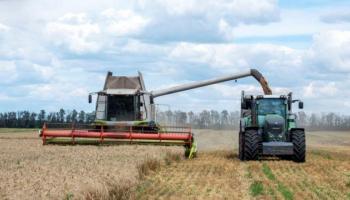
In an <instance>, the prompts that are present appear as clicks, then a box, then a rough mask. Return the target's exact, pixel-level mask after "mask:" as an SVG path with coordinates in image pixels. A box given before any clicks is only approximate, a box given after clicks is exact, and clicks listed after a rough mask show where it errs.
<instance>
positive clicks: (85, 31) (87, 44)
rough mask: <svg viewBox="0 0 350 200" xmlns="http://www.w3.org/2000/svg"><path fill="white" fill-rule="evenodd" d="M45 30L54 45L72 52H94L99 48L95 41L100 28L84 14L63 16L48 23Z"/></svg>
mask: <svg viewBox="0 0 350 200" xmlns="http://www.w3.org/2000/svg"><path fill="white" fill-rule="evenodd" d="M46 29H47V33H48V35H49V37H50V39H51V41H53V43H54V44H55V45H59V46H63V45H66V46H67V47H68V49H69V50H71V51H73V52H77V53H84V52H96V51H98V50H99V49H100V48H101V46H100V44H99V42H98V41H97V40H96V39H97V37H98V34H99V33H100V27H99V25H98V24H96V23H92V22H91V21H90V20H89V19H88V18H87V16H86V14H84V13H79V14H73V13H69V14H65V15H64V16H62V17H61V18H59V19H58V20H57V21H55V22H50V23H48V24H47V27H46Z"/></svg>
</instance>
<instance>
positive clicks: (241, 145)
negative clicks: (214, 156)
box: [238, 131, 244, 161]
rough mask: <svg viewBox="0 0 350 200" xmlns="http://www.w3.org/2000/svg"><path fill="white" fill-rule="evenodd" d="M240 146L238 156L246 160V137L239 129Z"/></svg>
mask: <svg viewBox="0 0 350 200" xmlns="http://www.w3.org/2000/svg"><path fill="white" fill-rule="evenodd" d="M238 140H239V146H238V158H239V159H240V160H241V161H243V160H244V138H243V133H242V131H239V136H238Z"/></svg>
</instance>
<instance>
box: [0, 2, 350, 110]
mask: <svg viewBox="0 0 350 200" xmlns="http://www.w3.org/2000/svg"><path fill="white" fill-rule="evenodd" d="M250 68H256V69H258V70H259V71H261V72H262V74H264V76H265V77H266V78H267V79H268V81H269V83H270V85H271V88H272V90H273V92H274V93H276V94H286V93H287V92H290V91H291V92H293V94H294V97H295V98H297V99H301V100H303V101H304V106H305V109H304V110H305V111H306V112H318V113H319V112H336V113H340V114H347V113H349V112H350V98H349V97H350V2H349V1H345V0H317V1H316V0H304V1H287V0H280V1H277V0H206V1H200V0H177V1H176V0H168V1H162V0H139V1H134V0H129V1H122V0H113V1H112V0H105V1H93V0H75V1H68V0H60V1H48V0H35V1H34V0H0V112H6V111H18V110H29V111H39V110H40V109H45V110H48V111H56V110H58V109H60V108H65V109H77V110H86V111H93V110H94V108H95V105H94V104H88V98H87V96H88V93H89V92H95V91H99V90H101V89H102V87H103V84H104V79H105V76H106V73H107V71H112V72H113V73H114V75H127V76H133V75H137V71H140V72H142V73H143V76H144V80H145V83H146V88H147V90H156V89H161V88H166V87H169V86H174V85H177V84H183V83H188V82H193V81H199V80H205V79H210V78H214V77H218V76H223V75H228V74H230V73H236V72H241V71H245V70H248V69H250ZM242 90H245V91H246V93H251V94H261V93H262V90H261V88H260V86H259V84H258V83H257V82H256V81H255V80H254V79H253V78H249V77H248V78H244V79H240V80H238V81H237V82H234V81H230V82H226V83H222V84H217V85H212V86H208V87H205V88H201V89H195V90H190V91H187V92H183V93H177V94H172V95H168V96H164V97H159V98H157V99H156V103H158V104H166V105H169V106H170V108H171V109H172V110H177V109H180V110H186V111H189V110H192V111H200V110H203V109H209V110H211V109H215V110H223V109H226V110H230V111H234V110H239V109H240V107H239V102H240V94H241V91H242ZM169 106H165V108H166V109H167V108H168V107H169ZM295 107H296V106H295ZM160 108H161V106H160ZM296 111H297V110H296Z"/></svg>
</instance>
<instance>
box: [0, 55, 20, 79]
mask: <svg viewBox="0 0 350 200" xmlns="http://www.w3.org/2000/svg"><path fill="white" fill-rule="evenodd" d="M17 76H18V74H17V68H16V64H15V62H13V61H1V60H0V83H3V84H5V83H11V82H14V81H15V80H16V79H17Z"/></svg>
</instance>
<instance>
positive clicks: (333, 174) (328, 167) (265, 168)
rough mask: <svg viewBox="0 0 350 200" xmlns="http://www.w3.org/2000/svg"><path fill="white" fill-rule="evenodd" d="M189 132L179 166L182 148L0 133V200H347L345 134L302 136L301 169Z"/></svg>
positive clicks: (228, 136) (231, 140) (231, 139)
mask: <svg viewBox="0 0 350 200" xmlns="http://www.w3.org/2000/svg"><path fill="white" fill-rule="evenodd" d="M195 133H196V138H197V141H198V151H199V153H198V157H197V158H195V159H193V160H184V159H179V157H180V155H181V156H182V153H183V149H182V148H181V147H160V146H126V145H122V146H57V145H47V146H42V144H41V141H40V140H39V138H38V136H37V133H36V132H35V131H33V130H26V131H18V130H0V147H1V154H0V159H1V163H0V199H94V198H96V199H109V198H110V197H111V194H114V197H115V198H119V197H120V198H131V199H350V132H310V133H308V134H307V145H308V152H307V161H306V163H303V164H297V163H293V162H291V161H286V160H277V159H274V158H269V159H266V160H263V161H251V162H240V161H239V160H238V159H237V155H236V151H234V150H233V149H237V133H236V132H235V131H212V130H195ZM169 155H170V157H171V159H169ZM145 163H146V164H147V165H145ZM140 166H141V167H140ZM142 166H148V167H152V166H155V167H154V169H155V171H154V172H152V170H151V172H150V173H143V174H140V171H144V168H143V167H142ZM141 175H142V176H141ZM129 195H130V196H129Z"/></svg>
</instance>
